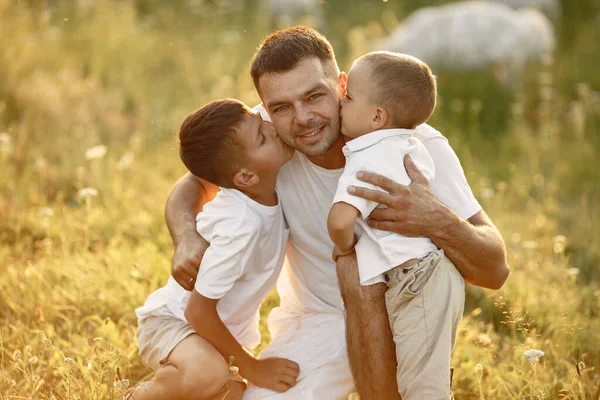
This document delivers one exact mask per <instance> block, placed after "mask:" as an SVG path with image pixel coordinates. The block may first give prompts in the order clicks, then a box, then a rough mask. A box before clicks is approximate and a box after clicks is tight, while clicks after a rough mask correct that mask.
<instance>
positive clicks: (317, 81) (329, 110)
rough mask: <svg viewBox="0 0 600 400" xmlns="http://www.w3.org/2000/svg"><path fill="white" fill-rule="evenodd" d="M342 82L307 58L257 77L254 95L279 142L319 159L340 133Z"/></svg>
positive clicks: (332, 73)
mask: <svg viewBox="0 0 600 400" xmlns="http://www.w3.org/2000/svg"><path fill="white" fill-rule="evenodd" d="M342 82H344V79H342V78H338V77H337V76H336V75H335V72H334V71H333V70H330V69H329V68H327V65H326V64H324V63H322V62H321V60H319V59H318V58H316V57H309V58H305V59H303V60H302V61H300V62H299V63H298V65H297V66H296V67H295V68H294V69H292V70H291V71H287V72H282V73H276V74H265V75H263V76H261V77H260V79H259V84H258V86H259V87H258V92H259V93H260V95H261V98H262V101H263V104H264V107H265V109H266V110H267V112H268V113H269V115H270V117H271V120H272V121H273V125H274V126H275V130H276V131H277V134H278V135H279V137H280V138H281V140H283V141H284V142H285V143H287V144H288V145H289V146H291V147H293V148H295V149H296V150H299V151H301V152H302V153H304V154H306V155H307V156H320V155H322V154H324V153H325V152H327V150H329V148H330V147H331V145H332V144H333V143H334V142H335V141H336V139H337V138H338V136H339V134H340V119H339V118H340V115H339V112H340V109H339V99H340V96H341V95H342V94H344V93H343V92H344V90H345V88H344V87H342V86H343V83H342Z"/></svg>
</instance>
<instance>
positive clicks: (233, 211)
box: [136, 188, 289, 349]
mask: <svg viewBox="0 0 600 400" xmlns="http://www.w3.org/2000/svg"><path fill="white" fill-rule="evenodd" d="M280 204H281V202H280V203H279V204H278V205H276V206H272V207H270V206H265V205H262V204H260V203H257V202H256V201H254V200H252V199H250V198H249V197H248V196H246V195H245V194H243V193H242V192H240V191H238V190H235V189H224V188H222V189H221V190H220V191H219V193H217V196H216V197H215V198H214V200H213V201H211V202H210V203H208V204H206V205H205V206H204V209H203V210H202V212H201V213H199V214H198V216H197V217H196V228H197V230H198V233H200V235H201V236H202V237H203V238H204V239H206V240H207V241H208V242H210V246H209V247H208V249H207V250H206V252H205V253H204V256H203V257H202V262H201V264H200V270H199V272H198V276H197V278H196V284H195V290H197V291H198V293H200V294H201V295H203V296H205V297H208V298H211V299H219V302H218V304H217V312H218V314H219V317H220V318H221V320H222V321H223V323H224V324H225V326H227V328H228V329H229V331H230V332H231V334H232V335H233V336H234V337H235V338H236V339H237V341H238V342H239V343H240V344H241V345H242V346H244V347H246V348H248V349H252V348H254V347H256V346H257V345H258V344H259V343H260V339H261V337H260V331H259V329H258V322H259V319H260V317H259V308H260V304H261V303H262V301H263V299H264V298H265V297H266V296H267V294H268V293H269V291H270V290H271V289H272V288H273V286H274V285H275V282H276V280H277V277H278V276H279V272H280V270H281V267H282V265H283V260H284V256H285V249H286V246H287V240H288V234H289V229H287V226H286V222H285V219H284V217H283V211H282V207H281V205H280ZM189 296H190V292H188V291H186V290H185V289H183V288H182V287H181V286H179V284H178V283H177V282H176V281H175V280H174V279H173V277H170V278H169V280H168V282H167V284H166V285H165V286H164V287H162V288H160V289H158V290H156V291H155V292H153V293H152V294H151V295H150V296H149V297H148V299H147V300H146V303H145V304H144V305H143V306H142V307H140V308H138V309H137V310H136V314H137V316H138V318H139V319H140V320H142V319H143V318H146V317H148V316H160V315H169V316H175V317H176V318H179V319H182V320H184V321H185V320H186V319H185V315H184V310H185V307H186V304H187V300H188V298H189Z"/></svg>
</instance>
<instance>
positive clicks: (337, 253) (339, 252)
mask: <svg viewBox="0 0 600 400" xmlns="http://www.w3.org/2000/svg"><path fill="white" fill-rule="evenodd" d="M357 241H358V239H357V238H356V235H354V239H353V240H352V245H351V246H350V247H348V248H345V249H342V248H340V247H339V246H337V245H335V246H333V252H332V253H331V258H333V262H337V259H338V258H339V257H343V256H347V255H349V254H352V253H354V251H355V250H354V246H356V242H357Z"/></svg>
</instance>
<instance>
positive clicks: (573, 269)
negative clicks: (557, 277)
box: [567, 268, 580, 276]
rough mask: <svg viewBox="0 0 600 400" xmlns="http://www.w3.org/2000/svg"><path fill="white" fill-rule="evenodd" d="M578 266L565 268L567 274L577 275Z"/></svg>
mask: <svg viewBox="0 0 600 400" xmlns="http://www.w3.org/2000/svg"><path fill="white" fill-rule="evenodd" d="M579 272H580V271H579V268H569V269H568V270H567V276H577V275H579Z"/></svg>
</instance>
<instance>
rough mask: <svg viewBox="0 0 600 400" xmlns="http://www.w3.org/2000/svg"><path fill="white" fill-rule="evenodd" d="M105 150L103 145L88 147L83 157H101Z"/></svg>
mask: <svg viewBox="0 0 600 400" xmlns="http://www.w3.org/2000/svg"><path fill="white" fill-rule="evenodd" d="M106 150H107V148H106V146H104V145H100V146H94V147H90V148H89V149H87V150H86V151H85V158H86V159H88V160H95V159H97V158H102V157H104V155H105V154H106Z"/></svg>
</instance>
